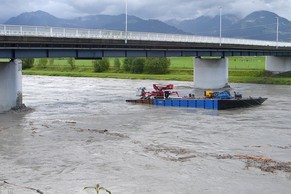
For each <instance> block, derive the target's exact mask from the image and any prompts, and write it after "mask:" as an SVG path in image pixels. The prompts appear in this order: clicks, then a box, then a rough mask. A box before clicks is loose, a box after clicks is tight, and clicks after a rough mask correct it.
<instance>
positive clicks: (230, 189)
mask: <svg viewBox="0 0 291 194" xmlns="http://www.w3.org/2000/svg"><path fill="white" fill-rule="evenodd" d="M156 82H157V81H150V80H147V81H144V80H117V79H96V78H65V77H45V76H44V77H38V76H24V77H23V93H24V103H25V104H26V106H28V107H30V108H32V109H33V110H32V111H29V112H25V113H19V112H7V113H5V114H0V162H1V166H0V193H1V194H12V193H13V194H28V193H29V194H30V193H45V194H86V193H94V192H93V190H87V191H84V190H83V188H84V187H85V186H94V185H96V184H100V185H101V186H103V187H105V188H106V189H108V190H109V191H111V192H112V193H113V194H136V193H138V194H148V193H159V194H172V193H173V194H192V193H281V194H282V193H286V194H287V193H290V190H291V120H290V119H291V111H290V110H291V101H290V99H291V86H274V85H256V84H230V85H231V86H232V88H234V89H235V90H236V91H239V92H240V93H242V94H243V96H254V97H255V96H262V97H268V100H267V101H266V102H265V103H264V104H263V105H262V106H258V107H252V108H246V109H235V110H225V111H212V110H201V109H190V108H173V107H159V108H157V107H152V106H147V105H133V104H127V103H126V102H125V100H126V99H132V98H135V89H136V88H138V87H140V86H146V87H147V88H148V89H150V88H151V86H152V84H153V83H156ZM158 83H161V81H159V82H158ZM162 83H173V84H174V85H175V88H176V90H178V91H179V92H180V94H182V95H187V94H188V93H190V92H192V93H193V88H192V85H193V83H192V82H169V81H165V82H162ZM195 92H197V91H195ZM103 193H105V192H103Z"/></svg>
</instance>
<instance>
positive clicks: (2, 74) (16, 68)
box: [0, 60, 22, 113]
mask: <svg viewBox="0 0 291 194" xmlns="http://www.w3.org/2000/svg"><path fill="white" fill-rule="evenodd" d="M20 107H22V62H21V61H20V60H11V61H10V62H0V113H3V112H5V111H8V110H10V109H11V108H20Z"/></svg>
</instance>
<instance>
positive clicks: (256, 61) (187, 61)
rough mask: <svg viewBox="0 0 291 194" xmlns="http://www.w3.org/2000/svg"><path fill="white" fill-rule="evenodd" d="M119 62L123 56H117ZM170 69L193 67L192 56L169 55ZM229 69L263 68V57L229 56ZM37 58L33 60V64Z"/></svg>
mask: <svg viewBox="0 0 291 194" xmlns="http://www.w3.org/2000/svg"><path fill="white" fill-rule="evenodd" d="M119 59H120V61H121V63H122V62H123V60H124V58H119ZM169 59H170V60H171V66H170V69H193V64H194V62H193V57H171V58H169ZM228 59H229V69H260V70H261V69H264V68H265V57H229V58H228ZM109 61H110V65H111V66H113V64H114V62H113V61H114V58H110V59H109ZM38 63H39V59H36V60H35V65H37V64H38ZM76 65H77V66H78V67H92V60H76ZM54 66H69V65H68V62H67V60H66V59H54Z"/></svg>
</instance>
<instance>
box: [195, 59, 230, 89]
mask: <svg viewBox="0 0 291 194" xmlns="http://www.w3.org/2000/svg"><path fill="white" fill-rule="evenodd" d="M194 60H195V61H194V62H195V65H194V87H195V88H201V89H219V88H223V87H224V86H225V85H227V84H228V58H218V59H217V58H215V59H211V58H205V59H203V58H200V57H196V58H195V59H194Z"/></svg>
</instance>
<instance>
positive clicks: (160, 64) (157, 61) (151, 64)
mask: <svg viewBox="0 0 291 194" xmlns="http://www.w3.org/2000/svg"><path fill="white" fill-rule="evenodd" d="M170 64H171V61H170V59H167V58H165V57H163V58H146V60H145V65H144V72H145V73H148V74H166V73H168V71H169V67H170Z"/></svg>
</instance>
